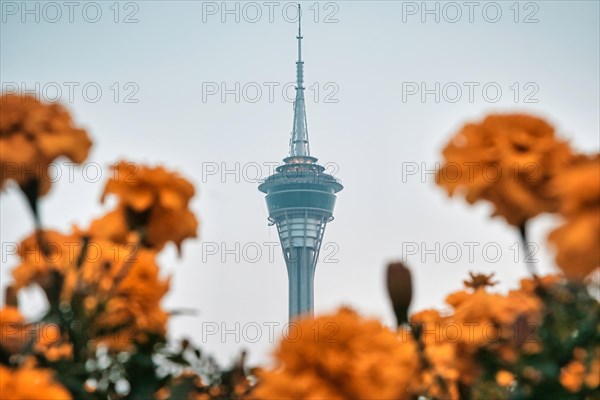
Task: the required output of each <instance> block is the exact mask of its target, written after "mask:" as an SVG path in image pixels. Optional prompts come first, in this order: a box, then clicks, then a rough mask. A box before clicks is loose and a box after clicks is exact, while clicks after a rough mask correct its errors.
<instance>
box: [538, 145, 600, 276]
mask: <svg viewBox="0 0 600 400" xmlns="http://www.w3.org/2000/svg"><path fill="white" fill-rule="evenodd" d="M553 189H554V190H555V192H556V193H557V194H558V197H559V199H560V201H561V207H560V213H561V214H562V216H563V217H564V218H565V223H564V224H563V225H562V226H560V227H558V228H557V229H556V230H554V231H552V232H551V233H550V235H549V237H548V240H549V241H550V243H552V244H553V245H554V247H555V248H556V263H557V264H558V266H559V267H560V268H561V269H562V271H563V272H564V273H565V275H566V276H567V278H569V279H573V280H583V279H584V278H586V277H587V276H589V275H590V274H591V273H592V272H593V271H594V270H596V269H597V268H598V267H600V246H598V243H600V155H596V156H595V157H583V156H582V157H579V158H578V159H577V160H576V161H574V162H573V163H572V164H571V166H569V167H568V168H566V169H565V170H564V171H563V172H561V173H560V174H559V175H557V176H556V178H555V180H554V182H553Z"/></svg>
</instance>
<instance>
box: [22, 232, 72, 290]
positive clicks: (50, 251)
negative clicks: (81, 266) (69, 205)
mask: <svg viewBox="0 0 600 400" xmlns="http://www.w3.org/2000/svg"><path fill="white" fill-rule="evenodd" d="M40 238H41V239H42V244H41V245H40V241H39V240H40ZM81 246H82V240H81V237H80V236H79V235H77V234H63V233H60V232H57V231H53V230H46V231H42V232H40V233H37V234H36V233H34V234H31V235H30V236H28V237H27V238H25V239H24V240H23V241H22V242H21V243H20V244H19V247H18V249H17V254H18V255H19V257H20V258H21V263H20V264H19V265H17V266H16V267H15V268H13V270H12V275H13V278H14V280H15V283H14V285H15V288H16V289H20V288H23V287H25V286H29V285H31V284H33V283H37V284H39V285H40V286H41V287H42V288H44V289H45V290H51V289H53V288H54V287H55V285H56V283H57V282H56V281H55V276H54V275H53V273H58V274H59V275H61V276H62V275H64V274H65V273H66V272H67V271H68V270H69V269H70V268H72V265H73V264H74V263H75V262H76V261H77V258H78V256H79V254H80V253H81Z"/></svg>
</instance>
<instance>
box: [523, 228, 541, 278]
mask: <svg viewBox="0 0 600 400" xmlns="http://www.w3.org/2000/svg"><path fill="white" fill-rule="evenodd" d="M519 237H520V239H521V246H522V247H523V251H524V256H525V257H524V259H523V261H524V262H525V266H526V267H527V270H528V271H529V273H530V274H531V276H533V278H534V279H537V278H538V274H537V270H536V268H535V265H534V264H533V261H532V257H533V254H532V253H531V250H530V249H529V242H528V240H527V223H526V222H523V223H522V224H521V225H520V226H519Z"/></svg>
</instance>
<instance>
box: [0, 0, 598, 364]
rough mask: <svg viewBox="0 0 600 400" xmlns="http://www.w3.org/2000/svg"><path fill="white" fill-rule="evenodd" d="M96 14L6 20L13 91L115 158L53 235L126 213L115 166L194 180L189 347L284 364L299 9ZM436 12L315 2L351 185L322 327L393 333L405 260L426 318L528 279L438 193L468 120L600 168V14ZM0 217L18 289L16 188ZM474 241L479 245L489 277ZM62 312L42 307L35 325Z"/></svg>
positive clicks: (336, 154)
mask: <svg viewBox="0 0 600 400" xmlns="http://www.w3.org/2000/svg"><path fill="white" fill-rule="evenodd" d="M74 3H75V4H74V5H73V6H67V5H65V4H64V3H63V2H57V3H52V5H47V4H46V3H42V2H34V1H31V2H26V3H22V2H12V1H2V27H1V41H0V44H1V49H2V50H1V62H0V69H1V80H2V89H3V91H7V90H13V89H14V88H15V87H21V86H22V85H23V88H25V89H33V90H34V91H35V92H36V93H37V94H38V95H40V96H41V97H42V98H43V99H46V100H51V101H55V100H57V99H59V100H60V101H62V102H63V103H66V105H67V106H68V108H69V109H70V110H71V111H72V113H73V116H74V119H75V121H76V122H77V123H78V124H80V125H81V126H83V127H85V128H87V129H88V130H89V133H90V135H91V136H92V137H93V139H94V142H95V143H94V147H93V150H92V152H91V155H90V157H89V162H90V163H91V164H88V166H87V168H86V169H84V170H77V171H76V173H75V175H74V176H73V178H72V179H70V178H69V176H68V170H67V169H66V168H65V169H63V170H62V171H61V173H62V177H61V179H59V180H58V182H57V183H56V184H55V185H54V187H53V189H52V191H51V193H50V194H49V196H48V197H47V198H45V199H44V200H43V203H42V206H41V208H42V213H43V219H44V221H45V223H46V225H47V226H48V227H52V228H56V229H61V230H67V229H69V227H70V226H71V225H72V224H78V225H80V226H85V225H86V224H87V223H88V221H89V220H90V219H91V218H93V217H95V216H98V215H100V214H102V213H103V210H106V209H108V208H109V205H105V206H104V207H103V206H101V205H100V204H99V203H98V198H99V195H100V193H101V191H102V187H103V184H102V183H103V181H104V178H106V176H107V174H106V169H104V175H103V176H102V179H101V180H100V181H97V179H96V173H97V168H96V166H98V165H100V166H102V167H104V168H106V167H107V166H108V165H110V164H111V163H113V162H115V161H117V160H119V159H121V158H125V159H128V160H131V161H135V162H147V163H150V164H164V165H166V166H168V167H169V168H172V169H175V170H177V171H180V172H181V173H182V174H183V175H184V176H186V177H187V178H188V179H190V180H191V181H192V182H193V183H194V185H195V186H196V188H197V192H198V194H197V196H196V197H195V198H194V200H193V201H192V203H191V208H192V209H193V210H194V211H195V212H196V213H197V214H198V216H199V218H200V220H201V229H200V236H201V240H196V241H188V242H186V243H185V244H184V247H183V258H182V259H177V257H176V254H175V250H174V248H168V249H167V250H166V251H165V252H164V253H163V255H162V256H161V257H160V258H161V262H162V268H163V272H164V274H165V275H172V276H173V278H172V289H171V292H170V294H169V295H168V297H167V299H166V301H165V306H166V307H167V308H169V309H178V308H186V309H187V308H192V309H196V310H197V311H198V314H197V315H196V316H183V317H176V318H173V319H172V320H171V322H170V335H171V337H173V338H180V337H183V336H189V337H192V338H194V339H195V341H196V342H198V343H199V344H201V345H202V347H203V348H205V349H206V351H207V352H209V353H212V354H215V355H217V356H218V358H219V360H221V361H222V362H225V363H227V362H229V361H230V360H231V359H233V357H234V356H235V354H236V353H237V352H238V351H239V349H241V348H246V349H248V350H250V357H251V361H252V362H259V361H264V360H267V359H268V354H269V351H270V350H271V349H272V348H273V346H274V344H273V343H270V342H271V341H272V340H270V339H271V338H270V337H269V326H275V327H276V328H275V331H276V336H277V335H278V332H279V330H280V329H281V328H282V327H283V325H284V324H285V323H286V322H287V277H286V270H285V264H284V261H283V256H282V255H281V251H280V248H279V247H278V246H276V244H277V243H278V237H277V233H276V229H275V228H274V227H269V226H268V224H267V211H266V206H265V203H264V198H263V194H262V193H260V192H259V191H258V190H257V178H260V177H263V178H264V177H266V176H267V175H268V174H269V173H270V172H271V171H272V165H273V164H274V163H277V162H280V160H281V159H282V158H283V157H285V156H286V154H287V151H288V148H287V145H288V140H289V133H290V130H291V126H292V104H291V98H292V97H293V94H294V93H293V87H292V85H290V82H292V81H293V80H294V79H295V64H294V62H295V51H296V40H295V34H296V26H295V18H296V15H295V9H294V7H293V3H287V2H272V3H269V2H266V4H265V2H255V3H236V2H230V3H227V5H226V7H227V8H226V9H225V8H224V3H221V2H195V1H179V2H173V1H170V2H166V1H134V2H122V3H119V4H117V5H116V6H115V4H116V3H113V2H96V3H93V2H92V3H86V2H82V3H80V2H74ZM422 4H423V3H422V2H395V1H380V2H376V1H348V2H321V3H310V2H309V3H303V5H304V12H305V14H304V18H303V22H304V24H303V34H304V38H305V39H304V49H303V53H304V60H305V81H306V86H307V91H306V97H307V118H308V126H309V135H310V140H311V151H312V153H313V155H314V156H316V157H318V158H319V161H320V162H321V163H323V164H324V165H326V166H327V168H328V171H329V172H330V173H333V174H334V175H335V176H337V177H339V178H340V179H341V180H342V181H343V184H344V186H345V189H344V190H343V191H342V192H341V193H339V195H338V202H337V206H336V210H335V221H333V222H332V223H330V224H329V225H328V226H327V230H326V233H325V243H324V244H323V249H322V254H321V262H320V263H319V265H318V267H317V273H316V279H315V311H316V313H325V312H328V311H332V310H334V309H336V308H338V307H339V306H340V305H350V306H352V307H354V308H356V309H358V310H360V311H361V312H362V313H364V314H366V315H371V316H375V317H378V318H380V319H381V320H383V321H384V322H385V323H386V324H390V325H391V324H392V322H393V314H392V312H391V309H390V307H389V305H388V300H387V297H386V293H385V290H384V268H385V265H386V263H387V262H389V261H391V260H396V259H401V258H402V256H403V253H416V254H412V255H408V256H407V257H406V258H407V262H408V264H409V265H410V266H411V267H412V270H413V275H414V280H415V296H414V299H413V310H419V309H423V308H426V307H433V306H436V307H439V306H441V305H442V304H443V299H444V297H445V296H446V295H447V294H448V293H449V292H450V291H453V290H456V289H459V288H460V287H461V285H462V279H463V278H465V277H466V275H467V272H468V271H482V272H491V271H494V272H496V276H497V279H498V280H499V281H501V283H502V285H501V287H500V289H501V290H504V289H506V288H508V287H511V286H514V285H516V284H517V283H518V280H519V279H520V278H521V277H523V276H525V275H526V270H525V267H524V265H523V263H522V261H521V260H519V259H518V258H519V256H520V258H522V254H520V255H519V254H516V251H517V250H516V249H517V247H515V243H516V242H517V240H518V236H517V234H516V232H515V231H514V230H513V229H511V228H510V227H509V226H508V225H507V224H505V223H504V221H502V220H499V219H490V218H489V214H490V210H491V208H490V207H489V206H488V205H486V204H478V205H476V206H474V207H473V206H467V205H466V203H465V202H464V201H463V200H461V199H448V198H447V197H446V195H445V193H444V192H443V191H442V190H440V189H439V188H437V187H436V186H435V184H434V183H433V175H432V174H431V173H430V172H431V171H432V170H433V169H434V168H435V166H436V164H435V163H436V162H438V161H440V160H441V157H440V150H441V148H442V147H443V146H444V144H445V143H446V141H447V140H448V139H449V138H450V135H451V134H452V133H453V132H455V131H456V130H457V129H458V128H459V127H460V126H461V125H462V124H464V123H465V122H466V121H470V120H477V119H480V118H481V117H482V116H484V115H485V114H486V113H490V112H499V111H500V112H509V111H523V112H530V113H534V114H537V115H540V116H543V117H545V118H547V119H548V120H549V121H551V122H552V123H553V124H554V125H555V126H556V128H557V130H558V132H560V134H561V135H562V136H563V137H565V138H567V139H569V140H571V141H572V143H573V145H574V146H575V147H576V148H577V149H579V150H585V151H598V148H599V131H600V127H599V109H600V104H599V98H600V96H599V87H600V82H599V74H598V71H599V70H600V64H599V48H600V43H599V37H600V32H599V3H598V2H597V1H537V2H520V3H515V2H512V1H508V2H475V3H473V4H472V5H470V6H469V5H465V4H464V2H457V3H450V5H447V3H442V2H430V3H427V5H426V8H427V9H426V10H425V9H423V6H422ZM24 5H25V6H24ZM24 7H27V9H25V8H24ZM15 85H16V86H15ZM284 89H288V90H287V91H286V90H284ZM424 90H425V91H426V92H424ZM428 171H429V173H428ZM0 205H1V220H2V224H1V231H0V233H1V235H2V238H1V239H2V243H3V249H2V255H3V260H2V271H1V278H2V287H4V286H5V285H6V284H7V282H9V280H10V269H11V268H12V267H13V266H14V265H15V263H16V259H15V257H8V256H7V254H5V247H4V246H5V244H6V243H9V242H14V241H18V240H20V239H21V238H23V237H24V236H25V235H27V234H28V233H29V232H30V231H31V230H32V227H33V224H32V222H31V218H30V217H29V215H28V212H27V208H26V206H25V203H24V202H23V199H22V198H21V197H20V195H19V194H18V193H17V192H16V191H15V190H12V189H11V190H8V191H7V192H6V193H3V194H2V195H1V200H0ZM557 222H558V220H557V219H555V218H553V217H549V216H544V217H541V218H539V219H537V220H536V221H535V222H534V223H533V224H532V226H531V239H532V240H533V241H534V242H536V243H538V244H539V247H540V248H539V251H538V252H537V256H536V258H537V259H539V263H538V269H539V270H540V271H543V272H548V271H553V270H554V267H553V262H552V255H551V253H549V252H548V250H547V248H546V247H545V236H546V233H547V231H548V229H551V228H552V227H553V226H554V225H556V224H557ZM466 242H476V243H477V245H476V247H475V248H474V253H473V256H472V257H470V255H469V247H468V245H465V243H466ZM436 246H437V247H436ZM436 248H437V249H438V250H435V249H436ZM457 248H458V249H459V250H460V251H461V253H462V254H460V255H457V253H456V249H457ZM484 248H485V249H486V250H485V251H484V250H483V249H484ZM415 249H416V250H415ZM431 249H433V251H432V252H427V251H425V250H431ZM444 249H445V250H444ZM498 249H499V251H500V254H497V251H496V250H498ZM436 257H437V258H438V259H436ZM515 257H517V260H515ZM2 296H3V295H2ZM40 298H41V297H40V294H39V293H38V292H36V291H35V290H32V291H28V292H26V293H24V294H23V295H22V297H21V300H22V302H23V303H24V304H25V305H26V306H27V308H26V312H27V314H28V315H30V316H35V315H36V313H39V310H40V308H39V307H40V304H41V303H40ZM236 322H239V323H240V325H239V327H237V328H236V325H235V324H236ZM215 327H216V329H217V330H218V332H216V333H213V334H211V332H212V330H213V329H214V328H215ZM257 327H258V328H257ZM223 328H225V329H228V330H230V331H231V332H230V333H229V334H227V335H226V336H225V337H222V336H221V333H222V329H223ZM257 330H258V332H257ZM232 332H237V333H238V334H239V337H237V338H236V335H235V334H234V333H232ZM257 333H258V334H259V335H260V338H258V340H255V338H256V336H257ZM203 342H205V343H203ZM253 342H256V343H253Z"/></svg>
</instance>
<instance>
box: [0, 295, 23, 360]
mask: <svg viewBox="0 0 600 400" xmlns="http://www.w3.org/2000/svg"><path fill="white" fill-rule="evenodd" d="M24 324H25V318H24V317H23V315H21V313H20V312H19V309H18V308H16V307H11V306H8V307H7V306H5V307H3V308H0V329H1V333H2V340H1V341H0V349H1V350H2V351H3V352H5V353H7V354H17V353H20V352H21V351H22V350H23V348H24V347H25V345H26V340H25V339H26V338H25V334H24V329H23V328H24Z"/></svg>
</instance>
